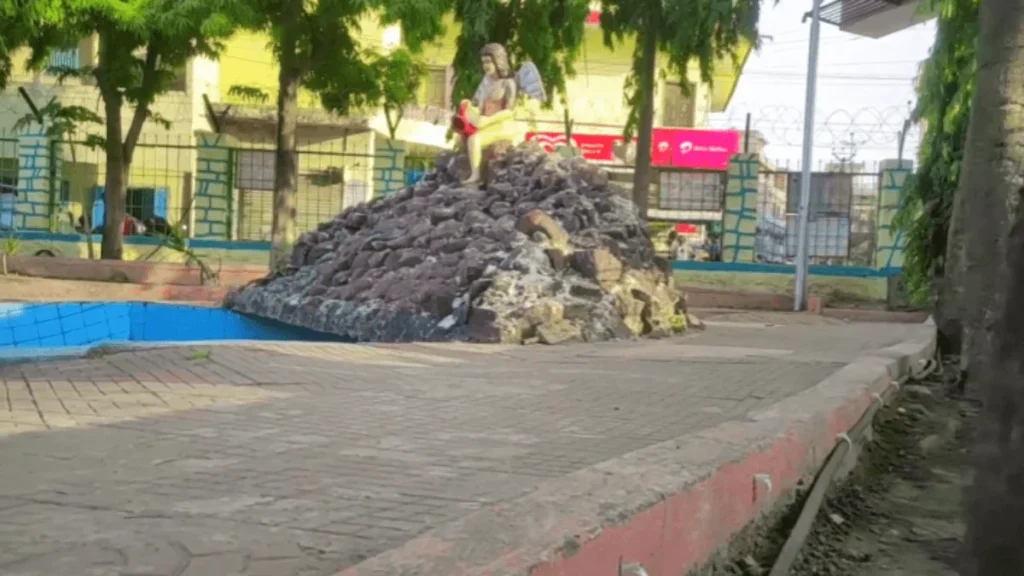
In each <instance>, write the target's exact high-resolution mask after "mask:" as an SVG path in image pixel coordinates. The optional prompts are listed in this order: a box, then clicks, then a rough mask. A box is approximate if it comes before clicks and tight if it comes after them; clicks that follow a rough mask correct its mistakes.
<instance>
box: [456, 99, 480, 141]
mask: <svg viewBox="0 0 1024 576" xmlns="http://www.w3.org/2000/svg"><path fill="white" fill-rule="evenodd" d="M468 109H469V102H468V101H463V102H462V103H461V104H459V111H458V113H457V114H456V115H455V118H454V119H453V120H454V121H453V122H452V124H453V127H454V128H455V131H456V132H458V133H459V134H461V135H462V136H463V137H465V138H469V137H470V136H472V135H473V134H476V132H477V127H476V126H474V125H473V124H472V123H471V122H470V121H469V116H468V115H467V114H466V112H467V111H468Z"/></svg>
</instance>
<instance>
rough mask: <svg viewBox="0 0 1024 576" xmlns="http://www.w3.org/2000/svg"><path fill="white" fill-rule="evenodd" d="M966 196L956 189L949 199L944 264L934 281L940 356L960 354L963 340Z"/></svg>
mask: <svg viewBox="0 0 1024 576" xmlns="http://www.w3.org/2000/svg"><path fill="white" fill-rule="evenodd" d="M968 196H969V195H967V194H961V193H960V191H959V190H958V191H957V193H956V194H955V195H954V197H953V213H952V214H951V215H950V219H949V231H948V233H947V236H946V238H947V240H946V255H945V260H946V261H945V263H944V266H943V271H942V278H939V279H938V282H937V284H938V286H937V288H938V298H937V300H936V302H935V324H936V327H937V328H938V332H939V346H940V349H941V350H942V352H943V353H944V354H960V352H961V350H962V348H963V341H964V321H965V313H966V312H967V311H966V310H964V308H963V304H962V301H963V297H964V295H963V292H964V277H965V275H966V270H965V263H966V260H965V257H966V254H965V253H964V251H965V246H964V224H965V219H966V216H967V209H968V208H969V206H968V203H967V199H968Z"/></svg>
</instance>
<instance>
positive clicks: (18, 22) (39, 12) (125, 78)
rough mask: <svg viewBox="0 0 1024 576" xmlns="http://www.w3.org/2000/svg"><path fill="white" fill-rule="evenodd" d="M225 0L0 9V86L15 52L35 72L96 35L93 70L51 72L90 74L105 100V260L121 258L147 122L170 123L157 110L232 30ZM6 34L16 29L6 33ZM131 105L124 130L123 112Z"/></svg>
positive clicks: (74, 1)
mask: <svg viewBox="0 0 1024 576" xmlns="http://www.w3.org/2000/svg"><path fill="white" fill-rule="evenodd" d="M222 8H223V6H222V2H221V0H33V1H32V2H19V1H17V0H3V3H2V4H0V28H2V29H3V30H4V38H3V39H2V40H0V86H2V85H4V84H5V83H6V80H7V79H8V78H9V77H10V75H11V73H13V70H12V69H11V65H12V55H13V53H14V51H15V50H17V49H20V48H28V49H29V50H30V56H29V59H28V66H29V68H30V69H35V70H40V69H43V68H46V67H47V66H48V61H49V56H50V54H51V53H52V52H53V51H54V50H62V49H65V48H68V47H71V46H77V45H78V43H79V42H80V41H81V40H82V39H84V38H88V37H91V36H93V35H96V37H97V38H98V40H99V43H98V50H97V54H98V59H97V64H96V66H93V67H69V68H66V69H59V68H58V69H54V68H51V69H50V71H51V72H53V73H55V74H57V75H59V76H60V78H61V79H62V80H64V79H66V78H67V77H78V78H85V77H91V78H92V79H94V80H95V82H96V87H97V88H98V90H99V93H100V96H101V98H102V101H103V108H104V125H105V134H104V135H103V136H102V138H103V145H104V147H105V151H106V179H105V182H104V188H105V195H106V202H105V205H106V214H105V224H104V230H103V245H102V252H101V254H102V257H103V258H112V259H120V258H121V255H122V250H123V238H122V228H123V222H124V218H125V198H124V194H125V185H126V184H127V174H128V170H129V169H130V166H131V163H132V157H133V154H134V152H135V148H136V145H137V144H138V142H139V138H140V136H141V134H142V129H143V127H144V125H145V123H146V122H147V121H148V120H153V121H156V122H159V123H162V124H164V125H166V124H167V121H166V120H164V119H162V118H160V117H159V116H157V115H155V114H154V112H153V110H152V107H151V105H152V104H153V102H154V101H155V100H156V98H157V97H158V96H159V95H160V94H162V93H164V92H166V91H167V90H168V89H169V88H170V87H171V85H172V83H173V82H174V81H175V79H176V77H177V75H178V74H180V73H181V69H182V67H183V66H184V65H185V63H186V62H188V60H189V59H190V58H192V57H194V56H197V55H209V56H214V55H216V53H217V51H218V50H219V48H220V41H221V40H223V39H224V38H226V37H227V36H228V35H230V34H231V33H232V32H233V30H234V26H233V24H232V22H231V20H230V19H229V18H227V16H226V15H225V13H224V12H223V11H222ZM8 30H12V31H14V32H13V33H11V34H8V32H7V31H8ZM125 105H128V106H130V107H132V108H133V109H134V110H133V112H132V116H131V120H130V121H129V123H128V125H127V127H125V126H124V125H123V121H122V117H121V114H122V110H123V108H124V106H125Z"/></svg>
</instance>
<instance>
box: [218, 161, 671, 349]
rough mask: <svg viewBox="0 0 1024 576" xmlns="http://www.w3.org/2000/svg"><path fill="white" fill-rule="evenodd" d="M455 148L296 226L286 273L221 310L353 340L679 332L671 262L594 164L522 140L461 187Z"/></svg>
mask: <svg viewBox="0 0 1024 576" xmlns="http://www.w3.org/2000/svg"><path fill="white" fill-rule="evenodd" d="M456 163H457V159H456V157H455V156H445V157H443V158H441V159H439V160H438V162H437V169H436V171H434V172H433V173H430V174H428V175H427V176H426V177H425V178H424V179H423V180H422V181H420V182H418V183H417V184H416V185H414V186H410V187H409V188H406V189H405V190H403V191H402V192H399V193H398V194H396V195H394V196H391V197H387V198H379V199H376V200H373V201H371V202H369V203H366V204H361V205H358V206H353V207H351V208H348V209H346V210H345V211H344V212H342V213H341V214H340V215H338V216H337V217H335V218H334V220H333V221H330V222H326V223H324V224H321V225H320V226H319V229H318V230H317V231H315V232H309V233H306V234H304V235H303V236H302V237H301V238H300V239H299V241H298V242H297V244H296V247H295V251H294V253H293V254H292V260H291V264H292V265H291V267H290V268H289V270H288V271H287V272H285V273H283V274H279V275H276V276H271V277H268V278H266V279H263V280H260V281H257V282H254V283H252V284H250V285H248V286H246V287H244V288H242V289H240V290H237V291H235V292H233V293H231V294H230V295H229V296H228V297H227V300H226V305H227V306H228V307H229V308H232V309H235V310H238V311H240V312H246V313H250V314H255V315H258V316H262V317H266V318H271V319H275V320H279V321H282V322H286V323H288V324H294V325H298V326H303V327H307V328H311V329H314V330H319V331H323V332H330V333H333V334H337V335H339V336H342V337H344V338H349V339H352V340H355V341H361V342H372V341H410V340H420V341H428V340H460V339H468V340H472V341H477V342H504V343H530V342H538V341H539V342H543V343H557V342H563V341H567V340H577V339H578V340H585V341H596V340H606V339H611V338H626V337H632V336H666V335H669V334H672V333H674V332H680V331H682V330H684V329H685V328H686V311H685V304H684V301H683V299H682V297H681V296H680V295H679V294H678V293H677V292H676V290H675V288H674V287H673V282H672V276H671V271H670V270H669V266H668V262H667V261H665V260H664V259H662V258H659V257H657V256H656V255H655V253H654V248H653V246H652V244H651V241H650V238H649V237H648V235H647V231H646V229H645V227H644V226H643V223H642V222H641V220H640V218H639V215H638V212H637V209H636V207H635V206H634V205H633V203H632V202H630V201H629V200H627V199H626V198H625V197H624V196H623V195H622V192H621V190H618V189H616V188H614V186H613V185H612V184H610V183H609V180H608V175H607V173H606V172H604V171H603V170H602V169H600V168H598V167H596V166H594V165H591V164H588V163H587V162H586V161H584V160H582V159H579V158H558V157H555V156H552V155H549V154H546V153H545V152H544V151H543V150H541V149H540V148H539V147H537V146H535V145H533V144H524V145H522V146H518V147H515V148H512V149H510V150H508V152H507V153H506V154H505V155H503V156H500V157H498V158H495V159H494V160H492V161H491V164H490V166H489V169H488V174H489V176H488V184H487V185H486V186H485V187H484V188H482V189H480V188H478V187H472V188H467V187H463V186H461V184H460V183H459V179H458V176H459V174H458V170H457V169H456Z"/></svg>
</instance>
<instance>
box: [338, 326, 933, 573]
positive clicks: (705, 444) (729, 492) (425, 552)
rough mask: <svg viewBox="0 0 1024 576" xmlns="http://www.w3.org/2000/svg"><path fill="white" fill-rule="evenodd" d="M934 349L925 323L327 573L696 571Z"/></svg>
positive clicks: (809, 470) (812, 469)
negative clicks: (815, 376) (763, 396)
mask: <svg viewBox="0 0 1024 576" xmlns="http://www.w3.org/2000/svg"><path fill="white" fill-rule="evenodd" d="M934 351H935V329H934V325H931V324H930V323H928V324H923V325H922V326H921V331H920V333H919V334H917V335H915V337H914V338H913V339H911V340H907V341H904V342H902V343H900V344H898V345H895V346H892V347H890V348H886V349H884V350H880V351H877V352H874V353H871V354H868V355H865V356H862V357H860V358H858V359H857V360H855V361H854V362H852V363H850V364H848V365H846V366H845V367H843V368H842V369H840V370H839V371H837V372H836V373H835V374H833V375H832V376H830V377H829V378H827V379H825V380H824V381H822V382H820V383H819V384H817V385H816V386H814V387H813V388H811V389H809V390H806V391H804V392H802V393H800V394H797V395H795V396H792V397H790V398H787V399H785V400H783V401H782V402H779V403H778V404H776V405H774V406H773V407H771V408H770V409H768V410H765V411H761V412H758V413H751V414H750V415H749V420H748V421H745V422H728V423H725V424H722V425H719V426H716V427H714V428H711V429H708V430H704V431H701V432H698V433H695V434H690V435H686V436H683V437H681V438H678V439H676V440H673V441H669V442H664V443H661V444H657V445H654V446H650V447H648V448H645V449H643V450H639V451H636V452H632V453H630V454H626V455H624V456H622V457H619V458H615V459H613V460H609V461H606V462H603V463H601V464H598V465H596V466H592V467H590V468H586V469H583V470H580V471H577V472H575V473H573V474H570V475H568V476H565V477H562V478H559V479H557V480H553V481H550V482H547V483H545V484H543V485H542V486H541V487H540V488H539V489H538V490H536V491H535V492H532V493H531V494H529V495H527V496H524V497H522V498H520V499H517V500H514V501H511V502H507V503H503V504H499V505H495V506H493V507H490V508H487V509H483V510H479V511H477V512H475V513H473V514H471V515H469V516H467V517H464V518H462V519H459V520H456V521H454V522H452V523H449V524H447V525H444V526H441V527H439V528H437V529H435V530H432V531H430V532H428V533H427V534H424V535H422V536H420V537H418V538H415V539H413V540H411V541H410V542H407V543H406V544H404V545H403V546H401V547H399V548H396V549H393V550H389V551H387V552H384V553H383V554H380V555H378V556H376V557H373V558H370V559H368V560H366V561H364V562H362V563H360V564H358V565H356V566H353V567H351V568H348V569H346V570H343V571H342V572H340V574H339V576H376V575H388V576H437V575H441V574H444V575H445V576H513V575H516V576H519V575H530V576H556V575H558V576H605V575H606V576H614V575H616V574H617V568H618V565H619V561H620V559H621V560H622V562H624V563H630V562H634V563H639V564H640V565H642V566H643V567H644V569H645V570H646V572H647V573H648V574H649V575H650V576H676V575H679V574H686V573H688V572H690V571H692V570H696V569H698V568H700V567H702V566H703V565H705V564H706V563H707V562H709V561H710V560H712V559H713V558H714V557H715V556H716V554H718V553H719V552H721V551H723V550H725V549H726V547H727V546H728V545H729V543H730V542H731V540H732V538H733V537H734V536H735V535H736V534H737V533H738V532H739V531H740V530H742V529H743V528H745V527H747V526H748V525H750V524H751V523H753V522H755V521H757V520H758V519H759V518H760V517H761V516H762V515H763V514H764V513H766V512H768V511H770V510H771V509H772V507H773V506H774V505H775V504H777V503H779V502H783V501H785V497H786V496H787V495H788V494H791V493H792V490H793V489H794V488H796V487H797V486H798V484H799V482H800V481H801V480H803V479H804V478H807V477H808V476H809V475H812V474H814V473H815V472H816V471H817V470H818V468H819V467H820V466H821V465H822V463H823V462H824V460H825V458H827V456H828V454H829V453H830V452H831V450H832V448H833V447H834V445H835V442H836V436H837V435H838V434H840V433H843V432H846V431H847V430H849V429H850V428H851V427H852V426H853V425H854V424H855V423H856V422H857V420H859V419H860V417H861V415H862V414H863V413H864V412H865V410H866V409H867V408H868V407H869V406H870V404H871V403H872V402H874V401H875V400H874V399H873V395H874V394H878V393H881V392H882V391H884V390H885V389H886V388H887V387H888V386H890V385H891V382H892V381H893V380H895V379H898V378H900V377H902V376H904V375H907V374H909V372H910V369H911V367H912V366H914V364H915V363H916V362H918V361H920V360H922V359H926V358H930V357H931V356H932V355H933V354H934Z"/></svg>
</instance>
